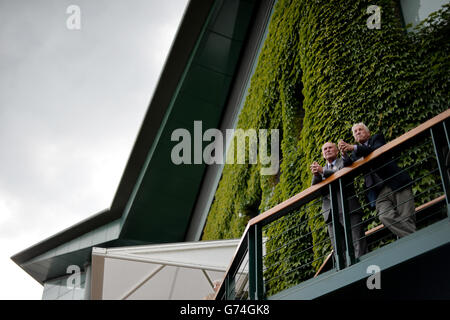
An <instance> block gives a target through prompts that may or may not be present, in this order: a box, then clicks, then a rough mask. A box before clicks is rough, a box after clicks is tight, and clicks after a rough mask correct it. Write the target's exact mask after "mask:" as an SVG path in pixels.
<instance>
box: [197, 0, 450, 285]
mask: <svg viewBox="0 0 450 320" xmlns="http://www.w3.org/2000/svg"><path fill="white" fill-rule="evenodd" d="M373 4H376V5H378V6H379V7H380V8H381V29H369V28H368V27H367V19H368V18H369V16H370V14H367V12H366V10H367V8H368V7H369V6H370V5H373ZM449 20H450V6H449V5H447V6H445V7H444V9H443V10H441V11H440V12H438V13H436V14H433V15H432V16H430V18H429V19H428V21H426V22H424V23H422V24H421V25H419V26H418V30H417V31H416V32H410V33H406V31H405V26H404V25H403V23H402V17H401V9H400V7H399V4H398V1H395V0H377V1H375V2H374V1H372V0H371V1H365V0H351V1H350V0H348V1H347V0H345V1H342V0H316V1H311V0H279V1H278V2H277V3H276V6H275V8H274V13H273V15H272V18H271V22H270V25H269V32H268V36H267V39H266V41H265V43H264V46H263V48H262V51H261V55H260V57H259V60H258V64H257V67H256V70H255V73H254V75H253V77H252V79H251V85H250V88H249V93H248V96H247V98H246V101H245V104H244V107H243V110H242V112H241V114H240V116H239V120H238V125H237V127H238V128H242V129H250V128H253V129H259V128H262V129H272V128H277V129H279V130H280V139H281V143H280V149H281V150H280V154H281V157H282V160H281V164H280V172H279V174H278V175H276V176H262V175H260V165H259V164H258V165H249V164H243V165H237V164H229V165H225V167H224V170H223V174H222V178H221V181H220V183H219V186H218V189H217V191H216V194H215V199H214V201H213V204H212V207H211V209H210V212H209V215H208V219H207V223H206V226H205V229H204V233H203V239H204V240H212V239H228V238H239V237H241V235H242V232H243V231H244V229H245V226H246V224H247V222H248V220H249V219H251V218H252V217H254V216H255V215H257V214H259V213H262V212H264V211H266V210H267V209H269V208H271V207H273V206H275V205H276V204H278V203H280V202H282V201H284V200H286V199H288V198H290V197H292V196H294V195H295V194H296V193H298V192H300V191H302V190H304V189H306V188H308V187H309V186H310V183H311V173H310V170H309V165H310V164H311V163H312V162H313V161H314V160H320V163H323V161H322V158H321V152H320V150H321V146H322V144H323V143H324V142H326V141H337V140H338V139H340V138H342V139H344V140H346V141H353V138H352V135H351V126H352V124H354V123H356V122H361V121H362V122H364V123H365V124H366V125H367V126H368V127H369V128H370V129H371V131H372V132H373V133H383V134H384V135H385V137H386V140H387V141H389V140H392V139H394V138H396V137H397V136H399V135H401V134H403V133H405V132H406V131H408V130H410V129H411V128H413V127H415V126H417V125H419V124H420V123H422V122H424V121H426V120H427V119H429V118H432V117H433V116H434V115H436V114H438V113H440V112H442V111H444V110H446V109H448V108H449V106H450V103H449V101H450V99H449V94H448V92H449V82H450V80H449V73H450V59H449V52H450V44H449V41H448V39H447V38H446V37H448V34H450V32H449V31H450V27H449ZM428 183H434V182H433V181H428ZM418 188H420V186H418ZM415 191H417V190H415ZM295 220H296V221H295V223H298V222H299V221H300V222H301V221H308V223H307V225H306V226H305V227H304V228H305V230H318V229H320V227H321V226H323V220H322V219H320V218H318V219H308V213H306V211H305V212H299V213H298V215H297V216H296V218H295ZM291 223H294V222H292V221H285V222H283V223H282V224H284V226H281V225H280V226H279V228H280V229H281V228H284V227H286V225H289V224H291ZM279 228H278V227H274V228H271V229H270V230H268V231H266V233H267V234H266V235H267V236H270V235H271V234H272V235H273V234H276V233H277V232H279V231H278V230H279ZM322 229H323V228H322ZM305 230H304V231H305ZM299 232H301V230H299ZM324 237H326V233H324V232H322V233H319V232H312V233H310V236H307V237H305V238H304V239H303V240H302V242H298V241H297V242H295V243H293V244H292V245H291V246H289V247H288V248H287V249H286V250H288V251H289V250H298V249H300V248H305V247H309V246H311V245H313V244H319V243H322V240H323V239H324ZM277 241H278V242H279V243H278V244H273V245H279V244H280V243H285V242H286V241H289V239H287V238H285V237H284V236H283V237H279V239H278V240H277ZM329 247H330V245H329V243H328V242H326V241H325V243H324V244H323V245H322V244H321V245H316V248H315V252H314V256H321V255H322V254H323V252H327V251H329ZM281 255H283V253H280V256H274V257H272V259H273V261H274V262H275V261H276V260H277V259H281V258H282V257H281ZM312 258H313V257H311V253H308V252H305V253H304V256H302V257H297V260H298V261H300V260H308V259H312ZM297 260H296V261H297ZM298 261H297V262H294V261H289V264H290V265H291V266H292V264H293V263H299V262H298ZM317 266H318V265H317V264H313V265H312V266H311V268H310V269H308V270H303V271H301V272H298V273H293V274H292V277H293V278H295V277H297V278H299V277H300V278H302V277H309V276H310V275H311V274H312V273H313V272H314V271H315V269H316V268H317ZM284 267H286V268H287V266H283V265H279V266H278V267H277V271H274V273H276V272H283V270H282V269H283V268H284ZM279 285H281V286H283V285H284V284H279ZM279 289H282V288H281V287H278V288H274V291H276V290H279Z"/></svg>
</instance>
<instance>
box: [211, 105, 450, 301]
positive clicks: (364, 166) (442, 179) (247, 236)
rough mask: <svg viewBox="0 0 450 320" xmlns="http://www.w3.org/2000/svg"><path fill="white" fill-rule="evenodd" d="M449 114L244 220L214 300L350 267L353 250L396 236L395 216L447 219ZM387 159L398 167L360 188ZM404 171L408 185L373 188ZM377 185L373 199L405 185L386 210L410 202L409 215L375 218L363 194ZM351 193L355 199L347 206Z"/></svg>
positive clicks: (420, 222)
mask: <svg viewBox="0 0 450 320" xmlns="http://www.w3.org/2000/svg"><path fill="white" fill-rule="evenodd" d="M449 118H450V109H449V110H447V111H445V112H443V113H441V114H439V115H438V116H436V117H434V118H432V119H430V120H428V121H427V122H425V123H423V124H422V125H420V126H418V127H416V128H414V129H412V130H410V131H409V132H407V133H405V134H404V135H402V136H400V137H399V138H397V139H395V140H393V141H391V142H389V143H386V144H385V145H383V146H382V147H380V148H378V149H376V150H375V151H373V152H372V153H371V154H369V155H368V156H367V157H365V158H364V159H360V160H358V161H356V162H354V163H353V164H352V165H351V166H349V167H346V168H343V169H341V170H339V171H338V172H336V173H334V174H333V175H332V176H330V177H329V178H327V179H326V180H324V181H322V182H320V183H318V184H316V185H313V186H311V187H310V188H308V189H306V190H304V191H302V192H300V193H299V194H297V195H295V196H294V197H292V198H290V199H288V200H286V201H284V202H282V203H280V204H279V205H277V206H275V207H273V208H271V209H270V210H268V211H266V212H264V213H262V214H260V215H258V216H257V217H255V218H253V219H252V220H250V221H249V223H248V224H247V227H246V229H245V231H244V234H243V236H242V238H241V242H240V245H239V247H238V249H237V251H236V253H235V256H234V258H233V260H232V262H231V264H230V266H229V269H228V271H227V273H226V275H225V278H224V281H223V282H222V285H221V287H220V288H219V290H218V292H217V294H216V299H221V300H234V299H251V300H259V299H265V298H267V297H269V296H271V295H273V294H275V293H277V292H280V291H283V290H285V289H288V288H289V287H292V286H294V285H297V284H299V283H301V282H303V281H305V280H308V279H310V278H312V277H314V276H317V274H318V273H319V272H323V271H326V270H329V269H333V270H335V271H339V270H341V269H343V268H346V267H348V266H351V265H352V264H355V263H357V262H358V254H359V255H364V254H365V253H367V252H370V251H374V250H377V249H378V248H380V247H382V246H384V245H387V244H389V243H391V242H394V241H396V240H397V238H398V236H396V235H395V234H394V232H396V231H395V226H396V225H399V224H401V223H402V222H403V221H401V220H405V221H406V220H408V221H409V222H410V223H412V224H415V228H416V229H417V230H418V229H420V228H423V227H425V226H427V225H429V224H432V223H434V222H436V221H438V220H442V219H448V218H449V217H450V211H449V208H450V207H449V205H448V204H449V190H450V180H449V179H450V172H449V163H450V152H449V150H450V138H449V124H448V122H449ZM391 165H395V166H397V165H398V167H397V168H399V170H397V171H396V172H395V173H394V174H393V175H391V176H389V177H385V180H380V181H378V182H377V183H375V184H373V185H371V186H370V187H366V184H365V182H364V181H365V178H366V176H367V175H373V174H377V173H380V172H381V171H382V170H384V169H386V168H387V166H391ZM404 173H407V174H408V176H409V177H411V180H410V182H408V184H407V185H406V186H401V187H400V188H398V189H395V188H394V190H392V189H391V190H389V189H383V190H384V191H383V192H382V193H380V190H379V188H378V187H381V186H386V185H389V184H390V181H392V180H394V179H399V178H400V176H401V175H403V174H404ZM375 189H376V190H377V191H378V197H377V200H376V201H377V202H381V201H383V198H389V197H394V196H396V195H397V194H398V192H399V191H402V190H406V189H410V190H411V191H412V192H409V193H408V192H404V193H405V194H409V196H402V199H401V201H398V203H397V204H396V206H394V207H393V208H392V210H397V209H399V208H400V207H401V206H405V205H410V206H413V214H412V215H411V216H406V217H404V218H403V219H396V220H395V221H392V223H390V222H389V221H387V220H386V219H385V217H384V216H383V215H384V214H385V213H384V212H381V215H382V216H380V212H377V210H376V209H375V207H378V205H380V203H379V204H377V206H375V203H369V201H368V200H367V196H366V195H367V193H368V192H370V190H375ZM325 196H328V197H329V199H330V207H331V210H330V215H331V221H330V222H329V223H328V224H326V223H325V222H324V218H323V216H322V214H323V212H322V211H321V208H322V199H323V197H325ZM351 199H354V200H357V201H358V202H359V203H360V206H359V207H358V208H353V210H352V211H351V210H349V201H351ZM353 207H354V206H353ZM378 211H380V210H378ZM381 220H383V221H385V225H383V224H382V223H380V221H381ZM338 221H339V222H338ZM411 221H412V222H411ZM413 231H414V230H413ZM413 231H412V232H413ZM401 236H403V235H401ZM355 247H356V248H357V250H356V253H357V254H356V255H355ZM331 257H332V258H331ZM326 265H328V267H326Z"/></svg>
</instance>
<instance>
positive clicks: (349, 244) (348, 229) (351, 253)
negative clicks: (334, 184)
mask: <svg viewBox="0 0 450 320" xmlns="http://www.w3.org/2000/svg"><path fill="white" fill-rule="evenodd" d="M345 183H346V181H343V179H342V178H340V179H339V190H340V197H341V205H342V223H343V227H344V237H345V247H346V250H345V257H346V260H347V266H350V265H352V264H354V263H355V248H354V246H353V237H352V225H351V223H350V216H349V214H350V210H349V209H348V198H347V196H348V195H347V193H346V190H345Z"/></svg>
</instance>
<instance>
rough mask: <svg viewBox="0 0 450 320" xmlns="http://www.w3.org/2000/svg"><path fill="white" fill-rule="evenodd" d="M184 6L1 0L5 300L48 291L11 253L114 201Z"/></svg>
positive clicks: (142, 0)
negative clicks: (76, 27)
mask: <svg viewBox="0 0 450 320" xmlns="http://www.w3.org/2000/svg"><path fill="white" fill-rule="evenodd" d="M187 2H188V1H187V0H169V1H161V0H83V1H82V0H69V1H67V0H0V270H1V275H0V276H1V282H0V283H1V284H2V290H0V299H41V297H42V289H43V288H42V286H41V285H40V284H38V283H37V282H36V281H35V280H34V279H33V278H31V277H30V276H29V275H28V274H27V273H26V272H25V271H23V270H22V269H21V268H19V267H18V266H17V265H16V264H14V263H13V262H12V260H10V257H11V256H12V255H14V254H16V253H18V252H19V251H22V250H23V249H26V248H28V247H29V246H31V245H34V244H36V243H37V242H39V241H41V240H43V239H45V238H47V237H49V236H51V235H53V234H55V233H57V232H59V231H62V230H63V229H65V228H67V227H70V226H72V225H73V224H75V223H77V222H80V221H81V220H83V219H85V218H87V217H89V216H91V215H93V214H95V213H97V212H99V211H101V210H103V209H106V208H108V207H109V206H110V204H111V201H112V199H113V196H114V193H115V191H116V188H117V186H118V184H119V180H120V178H121V176H122V173H123V170H124V168H125V165H126V162H127V160H128V157H129V155H130V152H131V148H132V146H133V144H134V141H135V138H136V136H137V133H138V130H139V128H140V125H141V122H142V120H143V117H144V114H145V112H146V109H147V107H148V104H149V101H150V99H151V97H152V94H153V90H154V88H155V85H156V83H157V81H158V78H159V75H160V73H161V70H162V67H163V65H164V62H165V59H166V56H167V54H168V52H169V49H170V46H171V44H172V41H173V39H174V36H175V33H176V30H177V28H178V26H179V23H180V21H181V18H182V15H183V13H184V10H185V8H186V6H187ZM70 5H76V6H78V7H79V8H80V22H81V23H80V29H79V30H70V29H69V28H68V27H67V21H68V20H69V22H74V20H73V18H74V16H73V12H71V13H66V10H67V8H68V7H69V6H70ZM69 25H73V23H72V24H69Z"/></svg>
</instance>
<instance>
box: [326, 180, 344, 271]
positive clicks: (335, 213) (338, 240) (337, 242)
mask: <svg viewBox="0 0 450 320" xmlns="http://www.w3.org/2000/svg"><path fill="white" fill-rule="evenodd" d="M337 189H338V186H337V185H336V182H332V183H330V184H329V192H330V210H331V217H332V219H333V231H334V232H333V234H334V236H333V237H334V239H333V240H334V255H335V259H336V269H337V270H341V269H344V268H345V261H344V256H343V252H344V249H343V248H342V240H343V236H344V235H343V234H342V228H341V227H340V226H341V223H340V221H339V204H338V198H337V193H338V190H337Z"/></svg>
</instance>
